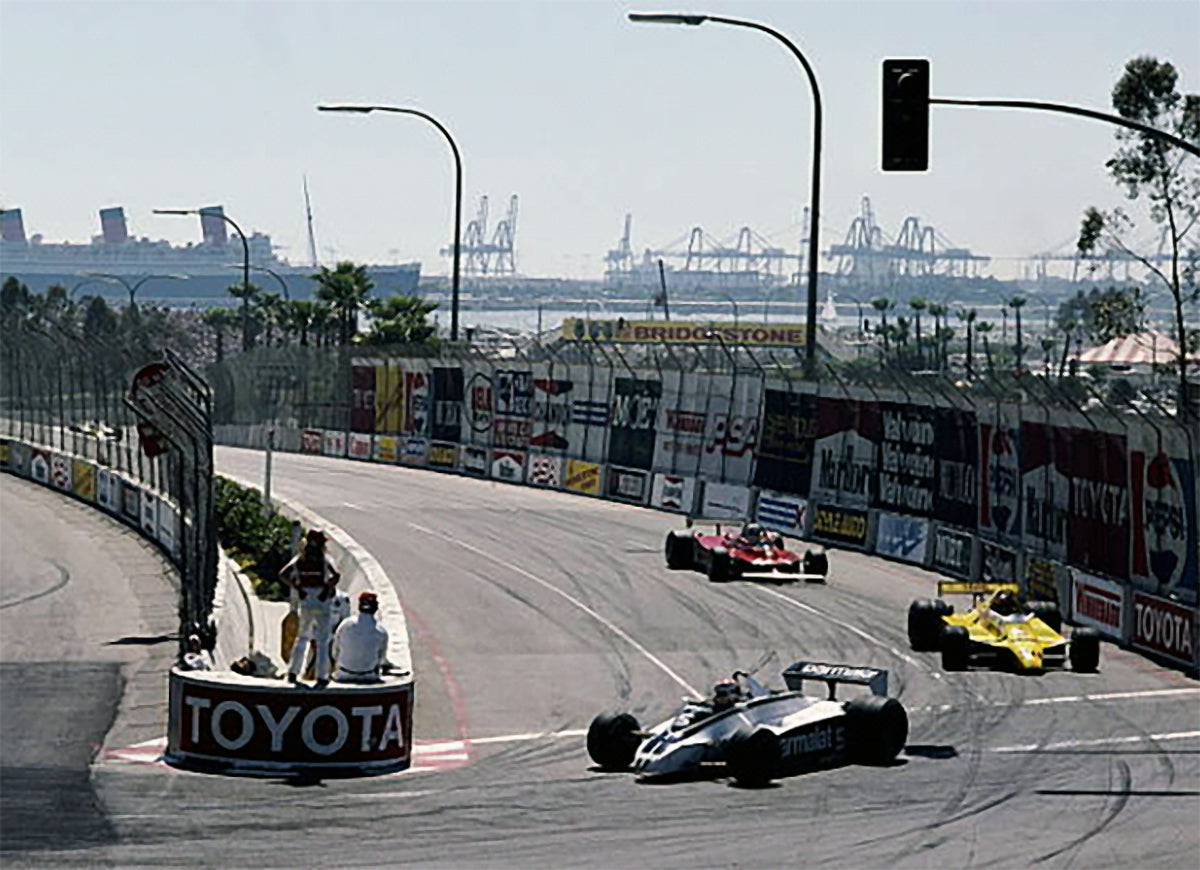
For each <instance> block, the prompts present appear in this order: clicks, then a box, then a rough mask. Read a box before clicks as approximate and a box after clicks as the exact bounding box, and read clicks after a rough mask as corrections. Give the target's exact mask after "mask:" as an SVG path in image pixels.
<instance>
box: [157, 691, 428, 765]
mask: <svg viewBox="0 0 1200 870" xmlns="http://www.w3.org/2000/svg"><path fill="white" fill-rule="evenodd" d="M412 712H413V683H412V679H411V677H409V678H406V679H398V678H395V677H387V676H385V677H384V678H383V679H382V680H381V681H380V682H378V683H370V684H348V683H346V684H343V683H334V684H332V685H331V686H329V687H327V688H323V689H315V688H307V687H306V688H299V689H298V688H295V687H292V686H289V685H287V684H284V683H281V682H280V681H279V680H270V679H265V678H260V677H252V676H242V675H240V674H235V673H232V672H225V671H187V670H183V669H181V668H173V669H172V670H171V679H170V715H169V726H168V732H167V752H166V756H165V760H166V761H168V762H169V763H171V764H174V765H177V766H180V767H188V768H196V769H201V770H206V771H210V772H233V773H276V772H284V771H286V772H297V771H305V770H312V771H320V772H322V773H339V774H344V775H354V774H365V773H387V772H391V771H396V770H402V769H404V768H407V767H408V766H409V763H410V760H411V755H412Z"/></svg>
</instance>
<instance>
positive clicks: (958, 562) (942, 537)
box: [933, 526, 975, 580]
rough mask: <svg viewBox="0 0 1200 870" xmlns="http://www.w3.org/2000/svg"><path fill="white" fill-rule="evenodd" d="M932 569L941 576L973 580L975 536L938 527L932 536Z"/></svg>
mask: <svg viewBox="0 0 1200 870" xmlns="http://www.w3.org/2000/svg"><path fill="white" fill-rule="evenodd" d="M933 567H934V569H935V570H937V571H939V572H941V573H942V574H949V575H951V576H952V577H961V578H962V579H963V580H974V579H975V536H974V535H972V534H971V533H970V532H964V531H961V530H959V529H955V528H948V527H945V526H938V528H937V530H936V531H935V532H934V534H933Z"/></svg>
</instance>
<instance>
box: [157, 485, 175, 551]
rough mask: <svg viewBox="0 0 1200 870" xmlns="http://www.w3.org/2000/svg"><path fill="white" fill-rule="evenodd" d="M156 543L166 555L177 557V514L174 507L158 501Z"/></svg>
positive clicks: (160, 500)
mask: <svg viewBox="0 0 1200 870" xmlns="http://www.w3.org/2000/svg"><path fill="white" fill-rule="evenodd" d="M157 535H158V542H159V543H160V544H162V545H163V547H164V548H165V549H166V551H167V552H168V553H170V554H171V555H172V556H175V557H176V558H178V556H179V552H180V550H179V512H178V511H177V510H176V509H175V507H174V505H171V504H168V503H167V502H166V501H164V500H162V499H159V500H158V532H157Z"/></svg>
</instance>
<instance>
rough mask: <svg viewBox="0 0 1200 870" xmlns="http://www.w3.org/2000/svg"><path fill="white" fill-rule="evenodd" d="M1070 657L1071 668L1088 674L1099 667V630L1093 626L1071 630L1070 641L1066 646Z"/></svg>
mask: <svg viewBox="0 0 1200 870" xmlns="http://www.w3.org/2000/svg"><path fill="white" fill-rule="evenodd" d="M1067 654H1068V655H1069V656H1070V659H1071V670H1073V671H1079V672H1080V673H1081V674H1090V673H1093V672H1095V671H1096V670H1098V669H1099V667H1100V632H1098V631H1096V629H1094V628H1077V629H1075V630H1074V631H1073V632H1071V643H1070V646H1068V647H1067Z"/></svg>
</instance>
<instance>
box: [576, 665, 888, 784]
mask: <svg viewBox="0 0 1200 870" xmlns="http://www.w3.org/2000/svg"><path fill="white" fill-rule="evenodd" d="M733 676H734V680H733V681H727V682H722V683H718V684H717V686H716V689H715V690H714V695H713V698H711V699H706V700H696V699H687V700H685V701H684V703H683V706H682V707H680V708H679V710H678V711H676V713H675V714H674V715H673V716H672V717H671V718H669V719H667V720H666V721H664V722H662V723H660V724H659V725H656V726H655V727H654V728H652V729H651V730H649V731H642V730H641V727H640V726H639V725H638V721H637V719H635V718H634V717H633V715H631V714H629V713H602V714H600V715H599V716H597V717H596V718H595V719H594V720H592V724H591V727H590V728H589V729H588V735H587V749H588V754H589V755H590V756H591V757H592V760H593V761H594V762H596V764H597V765H598V766H599V767H600V768H601V769H603V770H627V769H629V768H632V769H633V772H634V773H635V774H637V776H638V778H639V779H646V780H651V779H657V780H662V779H689V778H697V777H704V776H730V777H733V778H734V779H735V780H736V781H737V782H739V783H741V784H744V785H763V784H765V783H767V782H769V781H770V780H772V779H777V778H779V777H784V776H792V775H794V774H797V773H803V772H805V771H809V770H817V769H820V768H827V767H838V766H840V765H844V764H851V763H858V764H876V765H884V764H887V763H889V762H890V761H892V760H893V759H894V758H895V757H896V755H898V754H899V752H900V750H902V749H903V748H904V743H905V741H906V740H907V739H908V715H907V713H905V711H904V707H903V706H902V705H901V704H900V702H899V701H898V700H896V699H895V698H889V697H887V680H888V674H887V671H885V670H879V669H876V668H866V667H852V666H849V665H830V664H820V663H817V662H797V663H796V664H794V665H792V666H791V667H789V668H788V669H787V670H785V671H784V672H783V679H784V682H785V683H786V685H787V689H786V690H777V689H767V688H765V687H764V686H762V685H761V684H760V683H759V682H758V681H757V680H755V679H754V678H753V677H751V676H750V675H749V674H747V673H745V672H744V671H737V672H735V673H734V675H733ZM814 680H815V681H818V682H823V683H825V684H826V686H827V696H826V697H814V696H812V695H806V694H804V691H803V684H804V682H805V681H814ZM841 683H850V684H857V685H863V686H867V687H868V688H869V689H870V693H869V694H860V695H858V696H855V697H852V698H850V699H848V700H844V701H843V700H839V699H838V698H837V687H838V685H839V684H841Z"/></svg>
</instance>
